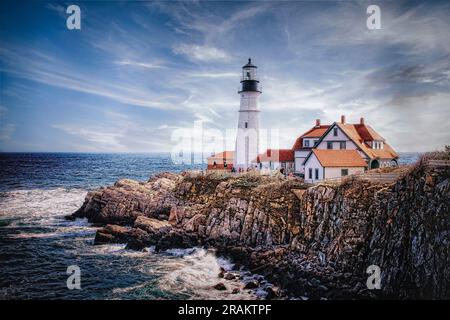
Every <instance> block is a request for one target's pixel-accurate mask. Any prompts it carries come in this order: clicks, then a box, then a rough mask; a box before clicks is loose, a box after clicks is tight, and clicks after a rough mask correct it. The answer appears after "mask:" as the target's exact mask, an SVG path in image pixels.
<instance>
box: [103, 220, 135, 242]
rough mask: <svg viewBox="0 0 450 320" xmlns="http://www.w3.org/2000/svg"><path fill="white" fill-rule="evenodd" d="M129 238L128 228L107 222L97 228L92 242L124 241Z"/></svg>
mask: <svg viewBox="0 0 450 320" xmlns="http://www.w3.org/2000/svg"><path fill="white" fill-rule="evenodd" d="M129 240H130V228H127V227H122V226H117V225H112V224H108V225H106V226H105V227H103V228H101V229H99V230H97V233H96V234H95V239H94V244H105V243H126V242H127V241H129Z"/></svg>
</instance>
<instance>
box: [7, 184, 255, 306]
mask: <svg viewBox="0 0 450 320" xmlns="http://www.w3.org/2000/svg"><path fill="white" fill-rule="evenodd" d="M86 193H87V190H85V189H81V188H53V189H29V190H12V191H5V192H0V272H1V273H2V277H1V278H0V299H37V298H39V299H181V298H183V299H256V298H258V297H260V296H261V295H262V294H263V292H259V291H255V290H252V291H250V290H240V291H239V292H238V293H232V291H233V289H236V288H242V286H243V283H244V282H245V281H247V280H248V279H250V278H251V277H253V276H252V275H250V274H249V273H247V272H245V271H240V272H236V271H233V272H234V273H235V274H236V279H233V280H225V279H221V278H219V277H218V274H219V272H220V271H221V268H223V269H224V270H231V269H232V267H233V265H232V264H231V263H230V262H229V261H228V260H226V259H223V258H220V257H217V256H216V254H215V252H214V251H213V250H206V249H203V248H191V249H182V250H181V249H173V250H167V251H165V252H162V253H155V251H154V248H147V249H146V250H143V251H131V250H127V249H126V248H125V244H108V245H98V246H97V245H95V246H94V245H93V239H94V236H95V231H96V229H97V228H96V227H95V226H92V225H91V224H90V223H88V222H87V220H86V219H77V220H75V221H68V220H65V219H64V216H65V215H68V214H70V213H72V212H74V211H75V210H76V209H78V208H79V207H80V206H81V204H82V203H83V200H84V197H85V196H86ZM70 265H78V266H79V267H80V269H81V275H82V278H81V287H82V288H81V290H68V289H67V287H66V280H67V274H66V270H67V267H68V266H70ZM218 282H222V283H224V284H225V286H226V288H227V289H226V290H223V291H219V290H216V289H214V288H213V286H214V285H215V284H217V283H218Z"/></svg>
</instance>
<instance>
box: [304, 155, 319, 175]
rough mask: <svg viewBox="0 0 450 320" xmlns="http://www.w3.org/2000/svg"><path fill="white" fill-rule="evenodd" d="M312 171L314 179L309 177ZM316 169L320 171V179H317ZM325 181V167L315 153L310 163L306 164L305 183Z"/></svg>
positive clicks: (310, 158) (309, 160)
mask: <svg viewBox="0 0 450 320" xmlns="http://www.w3.org/2000/svg"><path fill="white" fill-rule="evenodd" d="M310 168H311V169H312V179H310V177H309V169H310ZM315 169H319V179H317V180H316V179H315V178H316V176H315ZM322 179H323V167H322V165H321V164H320V162H319V160H318V159H317V157H316V155H315V154H314V153H313V154H312V155H311V157H309V159H308V161H307V162H306V164H305V181H306V182H315V181H318V180H322Z"/></svg>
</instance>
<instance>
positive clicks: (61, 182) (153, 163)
mask: <svg viewBox="0 0 450 320" xmlns="http://www.w3.org/2000/svg"><path fill="white" fill-rule="evenodd" d="M418 157H419V154H418V153H404V154H401V156H400V163H401V164H405V163H411V162H414V161H415V160H416V159H417V158H418ZM203 168H204V166H203V165H178V164H174V163H173V162H172V161H171V158H170V154H165V153H146V154H132V153H123V154H122V153H120V154H119V153H115V154H106V153H92V154H88V153H0V299H133V300H134V299H139V300H141V299H260V298H263V297H264V294H265V291H264V286H266V287H267V286H270V284H269V283H268V282H267V281H266V280H265V279H263V278H261V277H260V276H258V275H253V274H251V273H250V272H248V271H246V270H240V271H239V280H225V279H219V278H218V274H219V272H220V270H221V268H223V269H225V270H232V269H233V264H232V263H231V262H230V261H229V260H227V259H225V258H223V257H219V256H217V255H216V253H215V251H214V250H211V249H205V248H189V249H183V250H181V249H174V250H167V251H164V252H155V251H154V250H153V248H151V247H149V248H146V249H145V250H144V251H132V250H127V249H126V248H125V244H105V245H94V237H95V232H96V230H97V228H98V227H97V226H94V225H92V224H90V223H89V222H88V221H87V220H86V219H77V220H75V221H68V220H65V219H64V217H65V216H66V215H68V214H71V213H73V212H74V211H76V210H77V209H78V208H79V207H80V206H81V205H82V203H83V200H84V198H85V196H86V194H87V192H88V191H89V190H93V189H96V188H99V187H101V186H107V185H112V184H113V183H114V182H115V181H117V180H119V179H124V178H127V179H134V180H139V181H146V180H148V179H149V178H150V177H151V176H153V175H155V174H158V173H160V172H167V171H170V172H181V171H184V170H195V169H203ZM70 266H77V267H78V268H79V270H80V288H79V289H77V288H75V289H74V288H72V289H69V287H70V286H68V285H67V283H68V279H69V277H70V275H71V273H68V268H69V267H70ZM255 277H258V279H259V280H260V281H261V283H262V284H263V285H262V286H261V287H260V288H257V289H255V290H240V292H239V293H237V294H233V293H232V290H233V289H234V288H238V287H240V288H241V287H242V285H243V283H245V282H246V281H248V280H250V279H254V278H255ZM69 282H70V279H69ZM218 282H223V283H224V284H225V285H226V287H227V290H224V291H219V290H215V289H213V286H214V285H215V284H217V283H218Z"/></svg>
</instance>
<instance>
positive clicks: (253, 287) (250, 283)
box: [244, 280, 259, 289]
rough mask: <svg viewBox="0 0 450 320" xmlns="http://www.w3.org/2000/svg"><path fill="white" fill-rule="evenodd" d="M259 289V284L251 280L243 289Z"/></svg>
mask: <svg viewBox="0 0 450 320" xmlns="http://www.w3.org/2000/svg"><path fill="white" fill-rule="evenodd" d="M258 287H259V282H258V281H256V280H251V281H249V282H247V283H246V284H245V285H244V289H256V288H258Z"/></svg>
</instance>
